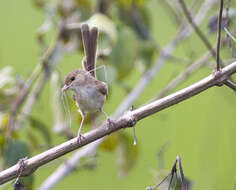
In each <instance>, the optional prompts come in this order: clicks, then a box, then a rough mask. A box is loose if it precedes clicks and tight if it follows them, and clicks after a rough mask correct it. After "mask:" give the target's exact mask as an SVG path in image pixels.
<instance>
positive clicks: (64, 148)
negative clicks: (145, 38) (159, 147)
mask: <svg viewBox="0 0 236 190" xmlns="http://www.w3.org/2000/svg"><path fill="white" fill-rule="evenodd" d="M235 72H236V62H233V63H232V64H230V65H228V66H226V67H225V68H223V69H222V70H221V71H220V72H218V73H217V74H211V75H209V76H208V77H206V78H204V79H202V80H201V81H199V82H197V83H195V84H193V85H191V86H189V87H187V88H184V89H182V90H180V91H178V92H175V93H173V94H171V95H169V96H167V97H165V98H162V99H159V100H157V101H154V102H152V103H150V104H147V105H145V106H142V107H140V108H138V109H136V110H134V111H129V112H127V113H126V114H124V115H123V116H121V117H120V118H118V119H117V120H116V121H114V125H112V126H109V124H107V123H106V124H104V125H102V126H101V127H99V128H96V129H94V130H91V131H89V132H88V133H86V134H84V137H85V138H84V139H82V140H81V141H80V143H78V141H77V138H74V139H71V140H69V141H67V142H64V143H62V144H60V145H58V146H56V147H54V148H51V149H49V150H47V151H45V152H43V153H41V154H38V155H36V156H34V157H32V158H29V159H27V160H25V168H24V170H23V171H22V176H26V175H30V174H31V173H33V172H34V171H35V170H36V169H37V168H39V167H40V166H42V165H44V164H46V163H48V162H50V161H52V160H55V159H57V158H58V157H61V156H63V155H65V154H67V153H69V152H71V151H73V150H75V149H77V148H80V147H83V146H85V145H87V144H89V143H92V142H94V141H96V140H98V139H101V138H102V137H105V136H106V135H109V134H111V133H113V132H115V131H117V130H120V129H123V128H127V127H131V126H133V125H135V123H136V122H137V121H139V120H141V119H144V118H145V117H148V116H150V115H152V114H154V113H157V112H159V111H161V110H164V109H166V108H168V107H170V106H173V105H175V104H177V103H179V102H182V101H184V100H186V99H188V98H190V97H192V96H195V95H197V94H199V93H200V92H202V91H204V90H207V89H208V88H210V87H213V86H215V85H220V84H223V83H224V82H225V80H227V78H228V77H229V76H230V75H232V74H234V73H235ZM107 128H108V129H107ZM19 167H20V166H19V164H16V165H14V166H12V167H10V168H8V169H6V170H4V171H2V172H1V173H0V184H3V183H5V182H7V181H9V180H11V179H14V178H16V177H17V175H18V172H19Z"/></svg>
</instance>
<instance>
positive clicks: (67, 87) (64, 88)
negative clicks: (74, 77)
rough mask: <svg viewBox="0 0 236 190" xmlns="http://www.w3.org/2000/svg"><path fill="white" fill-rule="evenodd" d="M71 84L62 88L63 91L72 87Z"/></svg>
mask: <svg viewBox="0 0 236 190" xmlns="http://www.w3.org/2000/svg"><path fill="white" fill-rule="evenodd" d="M70 86H71V85H66V84H65V85H64V86H63V88H62V89H61V91H62V92H65V91H66V90H68V89H69V88H70Z"/></svg>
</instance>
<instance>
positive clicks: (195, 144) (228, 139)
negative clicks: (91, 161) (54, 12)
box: [0, 0, 236, 190]
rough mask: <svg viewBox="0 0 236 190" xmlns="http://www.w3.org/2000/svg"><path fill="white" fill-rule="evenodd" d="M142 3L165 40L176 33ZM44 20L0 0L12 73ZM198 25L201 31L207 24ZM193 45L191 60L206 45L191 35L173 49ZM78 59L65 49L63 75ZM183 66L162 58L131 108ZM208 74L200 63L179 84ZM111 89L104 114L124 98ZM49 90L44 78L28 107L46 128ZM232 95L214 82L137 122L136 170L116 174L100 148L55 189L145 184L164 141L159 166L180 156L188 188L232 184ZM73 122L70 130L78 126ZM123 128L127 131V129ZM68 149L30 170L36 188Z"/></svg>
mask: <svg viewBox="0 0 236 190" xmlns="http://www.w3.org/2000/svg"><path fill="white" fill-rule="evenodd" d="M148 7H149V9H150V11H152V14H153V18H152V33H153V35H154V37H155V39H156V40H157V41H158V42H160V44H162V45H163V46H164V45H166V44H167V43H168V42H169V40H170V39H172V38H173V37H174V36H175V35H176V28H177V27H176V25H175V24H174V23H173V22H172V21H171V20H170V17H169V16H168V15H167V13H166V11H165V9H163V8H162V7H161V6H159V5H158V1H155V0H153V1H149V2H148ZM212 13H213V12H212ZM43 20H44V16H43V12H41V11H40V10H38V9H37V8H35V7H34V6H33V4H32V2H31V1H28V0H21V1H19V0H5V1H4V0H1V1H0V23H1V25H0V68H3V67H4V66H7V65H10V66H12V67H13V68H14V71H15V72H16V73H19V74H21V75H23V76H24V77H28V76H29V75H30V73H31V71H32V70H33V68H34V67H35V66H36V65H37V64H38V62H39V47H38V44H37V41H36V32H37V29H38V28H39V26H40V25H41V24H42V22H43ZM201 27H202V28H203V30H204V32H205V33H207V30H206V22H204V23H203V24H202V26H201ZM223 35H224V33H223ZM215 39H216V36H215V35H212V36H211V39H210V40H211V42H212V43H213V42H215ZM192 51H195V52H197V54H196V55H195V57H194V58H193V60H194V59H196V58H197V57H199V56H200V55H201V54H202V53H204V52H205V51H206V49H205V47H204V46H203V44H202V42H201V41H200V40H199V39H198V38H197V36H196V35H195V34H194V35H193V36H191V37H190V38H189V39H188V40H187V41H186V42H184V43H182V44H181V47H180V48H178V49H177V50H176V51H175V55H176V56H183V57H187V56H188V55H189V54H190V53H191V52H192ZM81 59H82V56H81V55H78V54H73V55H67V56H65V57H64V59H63V60H62V62H61V63H60V65H59V66H58V70H59V71H60V72H61V73H62V75H63V76H65V75H66V74H67V73H68V72H69V71H71V70H72V69H73V68H77V67H79V66H80V65H79V63H80V60H81ZM185 67H186V65H184V64H181V63H177V62H174V63H170V62H168V63H166V64H165V66H164V67H163V68H162V70H161V71H160V73H159V74H158V75H157V76H156V77H155V79H154V80H153V81H152V82H151V83H150V84H149V85H148V86H147V89H146V90H145V92H144V93H142V95H141V96H140V97H139V99H138V100H137V101H136V103H135V106H136V107H138V106H140V105H142V104H144V103H145V102H147V101H148V100H149V99H151V98H153V97H154V96H155V94H157V92H158V91H160V90H161V89H162V88H163V87H165V85H166V84H167V83H168V82H169V81H170V80H171V78H173V77H174V76H176V75H177V74H178V73H179V72H181V71H182V70H184V68H185ZM134 70H135V68H134ZM210 73H211V70H210V69H207V68H202V69H200V70H198V71H197V72H196V73H194V74H193V75H192V76H191V77H190V79H188V80H187V81H185V82H184V83H183V84H182V85H181V86H180V87H178V89H181V88H183V87H186V86H188V85H189V84H192V83H194V82H196V81H198V80H200V79H201V78H203V77H204V76H207V75H208V74H210ZM139 77H140V75H139V74H138V72H132V73H131V75H130V76H129V77H128V78H127V81H129V84H131V85H132V86H133V87H134V86H135V84H136V83H137V82H138V80H139ZM112 91H113V92H115V93H112V96H111V98H110V100H109V101H108V102H107V103H106V104H105V110H106V112H107V113H109V114H111V113H112V112H113V111H114V110H115V108H116V107H117V106H118V105H119V103H120V102H121V101H122V100H123V99H124V98H125V96H126V94H125V92H124V91H123V90H122V89H121V88H120V87H119V86H118V85H114V87H113V89H112ZM48 96H50V89H49V85H48V84H47V86H46V88H44V90H43V93H42V96H41V97H40V101H38V102H37V104H36V105H35V107H34V110H33V115H35V116H37V117H38V118H40V119H41V120H42V121H47V122H46V124H47V125H48V126H49V127H50V126H52V114H51V112H50V109H49V105H50V104H49V99H48ZM235 100H236V96H235V93H234V92H233V91H232V90H231V89H229V88H226V87H221V88H219V87H214V88H211V89H209V90H207V91H205V92H203V93H201V94H199V95H197V96H196V97H193V98H191V99H189V100H186V101H184V102H182V103H179V104H177V105H175V106H172V107H171V108H168V109H166V110H164V111H162V112H160V113H157V114H155V115H153V116H151V117H148V118H146V119H144V120H142V121H140V122H138V124H137V126H136V132H137V136H138V146H139V155H138V160H137V164H136V165H135V168H134V169H133V170H132V171H131V172H130V173H128V174H127V176H125V177H120V176H119V175H118V168H117V165H116V154H115V153H114V152H105V151H99V158H98V164H97V168H96V170H93V171H87V170H78V171H75V172H73V173H72V174H70V176H68V177H66V178H65V179H63V180H62V181H61V182H60V183H59V184H58V185H57V186H56V187H55V188H54V189H65V188H70V189H89V190H90V189H114V190H118V189H140V190H141V189H145V187H146V186H149V185H154V184H156V183H157V182H158V181H156V179H155V178H154V177H153V170H155V171H158V160H157V152H158V151H159V150H160V149H161V147H162V146H163V145H164V144H166V143H168V146H167V148H166V151H165V154H164V160H165V168H166V169H168V170H170V169H171V166H172V164H173V162H174V160H175V158H176V156H177V155H181V157H182V162H183V163H182V164H183V169H184V173H185V175H186V176H187V177H188V178H189V179H191V180H192V182H193V185H194V187H193V189H214V190H220V189H233V188H234V186H235V180H236V178H235V177H236V175H235V171H236V138H235V135H236V117H235V116H236V109H235V106H236V101H235ZM72 127H73V130H74V132H76V130H77V126H75V125H73V126H72ZM126 131H128V132H129V133H131V132H132V131H131V129H126ZM63 141H64V138H61V137H58V136H57V135H54V138H53V144H54V145H57V144H60V143H62V142H63ZM130 143H132V142H130ZM69 155H71V154H68V155H66V156H64V157H62V158H60V159H58V160H55V161H53V162H50V163H49V164H46V165H45V166H43V167H40V168H39V169H38V170H37V171H36V172H35V174H36V180H35V184H34V187H35V189H37V188H38V187H40V185H41V184H42V182H43V181H44V180H45V179H46V178H47V176H49V175H50V174H51V173H52V172H53V171H55V169H56V168H57V166H59V165H60V163H61V162H62V161H63V160H65V158H66V157H67V156H69ZM9 189H11V188H10V187H9Z"/></svg>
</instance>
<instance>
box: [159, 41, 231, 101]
mask: <svg viewBox="0 0 236 190" xmlns="http://www.w3.org/2000/svg"><path fill="white" fill-rule="evenodd" d="M227 40H228V39H227V37H226V38H224V39H223V40H222V47H223V46H225V45H226V43H227ZM215 50H216V48H214V49H213V51H215ZM211 51H212V50H209V51H208V52H207V53H205V54H204V55H203V56H202V57H200V58H199V59H198V60H197V61H195V62H194V63H193V64H191V65H190V66H188V67H187V69H185V70H184V71H183V72H182V73H180V74H179V75H178V76H177V77H175V78H174V79H173V80H172V81H171V82H170V83H169V84H168V85H167V86H166V87H165V88H164V89H163V90H162V91H161V92H159V93H158V94H157V96H156V98H155V100H156V99H159V98H162V97H164V96H165V95H167V94H168V92H170V91H171V90H173V89H174V88H176V87H177V85H179V84H180V83H181V82H182V81H185V80H186V79H187V78H188V77H189V76H190V75H191V74H192V73H193V72H194V71H196V70H197V69H198V68H200V67H201V66H203V65H204V64H206V63H207V61H208V60H209V59H210V58H211V57H212V53H211Z"/></svg>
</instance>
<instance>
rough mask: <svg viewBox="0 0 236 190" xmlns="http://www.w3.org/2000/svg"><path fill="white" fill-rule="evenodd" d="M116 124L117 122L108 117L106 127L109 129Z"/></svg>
mask: <svg viewBox="0 0 236 190" xmlns="http://www.w3.org/2000/svg"><path fill="white" fill-rule="evenodd" d="M114 125H115V122H114V121H113V120H112V119H110V118H107V126H106V129H107V130H109V129H110V127H112V126H114Z"/></svg>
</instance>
